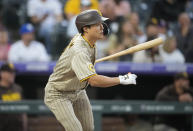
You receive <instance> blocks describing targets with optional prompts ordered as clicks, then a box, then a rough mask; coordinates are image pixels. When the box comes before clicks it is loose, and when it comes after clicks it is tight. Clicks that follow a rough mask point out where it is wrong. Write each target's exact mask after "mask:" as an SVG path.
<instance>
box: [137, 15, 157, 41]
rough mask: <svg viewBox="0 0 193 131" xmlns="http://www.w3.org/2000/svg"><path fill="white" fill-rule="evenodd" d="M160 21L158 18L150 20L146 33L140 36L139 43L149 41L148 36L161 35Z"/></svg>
mask: <svg viewBox="0 0 193 131" xmlns="http://www.w3.org/2000/svg"><path fill="white" fill-rule="evenodd" d="M158 23H159V21H158V20H157V19H156V18H151V19H149V20H148V22H147V24H146V27H145V34H144V35H142V36H141V37H139V38H138V43H143V42H145V41H147V39H148V38H153V37H154V38H156V37H158V36H159V28H158Z"/></svg>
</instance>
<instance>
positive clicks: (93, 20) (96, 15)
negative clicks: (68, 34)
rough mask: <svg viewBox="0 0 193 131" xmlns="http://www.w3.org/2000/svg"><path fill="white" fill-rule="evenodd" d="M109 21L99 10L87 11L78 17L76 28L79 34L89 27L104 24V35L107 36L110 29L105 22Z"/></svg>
mask: <svg viewBox="0 0 193 131" xmlns="http://www.w3.org/2000/svg"><path fill="white" fill-rule="evenodd" d="M108 19H109V18H105V17H103V16H102V14H101V13H100V12H99V11H97V10H93V9H91V10H85V11H83V12H81V13H80V14H79V15H78V16H77V17H76V27H77V29H78V32H79V33H83V32H82V31H83V30H82V28H83V27H85V26H87V25H93V24H97V23H99V22H102V24H103V27H104V30H103V33H104V35H107V34H108V33H109V28H108V26H107V24H106V23H104V22H105V21H106V20H108Z"/></svg>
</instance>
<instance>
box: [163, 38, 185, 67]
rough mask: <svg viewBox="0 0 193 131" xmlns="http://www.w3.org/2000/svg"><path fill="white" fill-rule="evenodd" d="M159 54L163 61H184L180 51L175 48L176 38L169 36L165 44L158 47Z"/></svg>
mask: <svg viewBox="0 0 193 131" xmlns="http://www.w3.org/2000/svg"><path fill="white" fill-rule="evenodd" d="M160 55H161V57H162V60H163V63H184V62H185V58H184V56H183V54H182V53H181V51H180V50H179V49H177V48H176V38H175V37H170V38H168V39H167V40H166V42H165V44H164V45H163V46H161V47H160Z"/></svg>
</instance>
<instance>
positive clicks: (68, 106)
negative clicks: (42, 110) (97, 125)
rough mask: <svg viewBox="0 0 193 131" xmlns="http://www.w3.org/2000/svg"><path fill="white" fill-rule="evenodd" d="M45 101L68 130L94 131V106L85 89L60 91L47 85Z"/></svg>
mask: <svg viewBox="0 0 193 131" xmlns="http://www.w3.org/2000/svg"><path fill="white" fill-rule="evenodd" d="M44 102H45V104H46V105H47V106H48V108H49V109H50V110H51V111H52V112H53V113H54V115H55V117H56V119H57V120H58V121H59V122H60V123H61V124H62V126H63V127H64V128H65V130H66V131H94V120H93V113H92V108H91V104H90V102H89V99H88V96H87V94H86V91H85V90H80V91H76V92H60V91H57V90H56V89H54V88H52V87H49V85H47V86H46V88H45V98H44Z"/></svg>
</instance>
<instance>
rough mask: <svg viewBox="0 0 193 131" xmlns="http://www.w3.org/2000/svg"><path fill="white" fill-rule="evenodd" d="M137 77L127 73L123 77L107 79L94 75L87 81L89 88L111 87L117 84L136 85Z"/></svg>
mask: <svg viewBox="0 0 193 131" xmlns="http://www.w3.org/2000/svg"><path fill="white" fill-rule="evenodd" d="M136 78H137V76H136V75H135V74H131V73H128V74H126V75H124V76H122V75H120V76H119V77H107V76H103V75H95V76H93V77H90V78H89V79H88V80H87V81H88V82H89V84H90V85H91V86H94V87H111V86H115V85H118V84H123V85H128V84H136Z"/></svg>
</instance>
